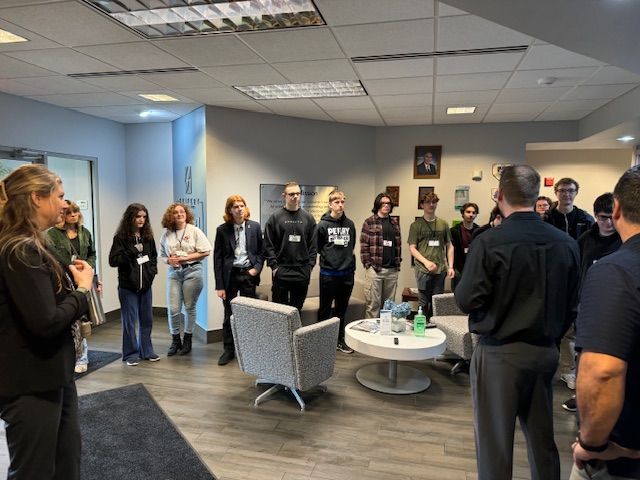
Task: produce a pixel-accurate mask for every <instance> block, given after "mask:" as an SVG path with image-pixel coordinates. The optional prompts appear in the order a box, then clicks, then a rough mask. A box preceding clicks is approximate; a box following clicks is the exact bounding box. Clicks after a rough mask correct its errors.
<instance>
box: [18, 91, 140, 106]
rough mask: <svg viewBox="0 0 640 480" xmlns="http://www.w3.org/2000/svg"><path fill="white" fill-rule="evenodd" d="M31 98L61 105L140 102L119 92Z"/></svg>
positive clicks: (105, 104)
mask: <svg viewBox="0 0 640 480" xmlns="http://www.w3.org/2000/svg"><path fill="white" fill-rule="evenodd" d="M29 98H31V99H33V100H37V101H39V102H46V103H53V104H54V105H59V106H61V107H70V108H74V107H100V106H112V105H134V104H138V103H139V102H138V101H136V100H135V99H133V98H128V97H126V96H124V95H119V94H117V93H111V92H104V93H78V94H74V95H66V94H60V95H34V96H30V97H29Z"/></svg>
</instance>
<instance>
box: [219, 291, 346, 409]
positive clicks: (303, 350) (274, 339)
mask: <svg viewBox="0 0 640 480" xmlns="http://www.w3.org/2000/svg"><path fill="white" fill-rule="evenodd" d="M231 309H232V311H233V316H232V317H231V329H232V331H233V339H234V342H235V346H236V357H237V359H238V365H239V366H240V370H242V371H243V372H245V373H249V374H251V375H255V376H256V377H258V378H257V380H256V384H258V383H273V384H274V385H273V386H272V387H271V388H269V389H268V390H267V391H266V392H264V393H263V394H261V395H259V396H258V397H257V398H256V400H255V403H254V405H255V406H258V404H259V403H261V402H262V401H264V400H265V399H266V398H267V397H269V396H270V395H272V394H273V393H275V392H276V391H277V390H279V389H281V388H285V389H288V390H290V391H291V393H292V394H293V396H294V397H295V398H296V400H297V401H298V404H300V410H302V411H304V410H305V403H304V401H303V400H302V397H301V396H300V391H305V390H309V389H311V388H313V387H316V386H320V387H321V388H322V389H323V390H325V388H324V386H322V385H320V384H321V383H322V382H324V381H325V380H327V379H329V378H331V376H332V375H333V367H334V365H335V362H336V345H337V343H338V329H339V328H340V320H339V319H338V318H331V319H329V320H324V321H322V322H318V323H314V324H313V325H309V326H306V327H302V326H301V323H300V316H299V314H298V310H297V309H296V308H294V307H289V306H287V305H281V304H279V303H272V302H265V301H264V300H258V299H254V298H247V297H236V298H234V299H233V300H232V301H231Z"/></svg>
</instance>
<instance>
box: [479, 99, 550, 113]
mask: <svg viewBox="0 0 640 480" xmlns="http://www.w3.org/2000/svg"><path fill="white" fill-rule="evenodd" d="M549 105H551V102H525V103H494V104H493V106H492V107H491V112H490V113H492V114H494V113H495V114H505V113H509V114H512V113H529V114H532V115H538V114H540V113H542V112H543V111H544V110H545V109H546V108H547V107H549Z"/></svg>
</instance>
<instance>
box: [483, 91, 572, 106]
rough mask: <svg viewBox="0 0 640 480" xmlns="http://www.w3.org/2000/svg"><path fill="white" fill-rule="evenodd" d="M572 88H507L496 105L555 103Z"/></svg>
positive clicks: (497, 99) (499, 96) (498, 98)
mask: <svg viewBox="0 0 640 480" xmlns="http://www.w3.org/2000/svg"><path fill="white" fill-rule="evenodd" d="M571 88H572V87H534V88H505V89H504V90H502V92H500V94H499V95H498V97H497V98H496V103H512V102H516V103H517V102H553V101H555V100H558V99H559V98H560V97H562V96H563V95H565V94H566V93H567V92H569V91H570V90H571Z"/></svg>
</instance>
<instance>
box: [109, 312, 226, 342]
mask: <svg viewBox="0 0 640 480" xmlns="http://www.w3.org/2000/svg"><path fill="white" fill-rule="evenodd" d="M104 316H105V318H106V319H107V322H119V321H120V309H119V308H117V309H115V310H111V311H110V312H106V313H105V314H104ZM153 316H154V318H158V317H160V318H164V319H165V320H166V318H167V309H166V308H165V307H153ZM193 336H194V337H195V338H196V340H198V341H200V342H202V343H206V344H209V343H216V342H221V341H222V329H221V328H220V329H216V330H205V329H204V328H202V327H201V326H200V325H196V328H195V330H194V332H193Z"/></svg>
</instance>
